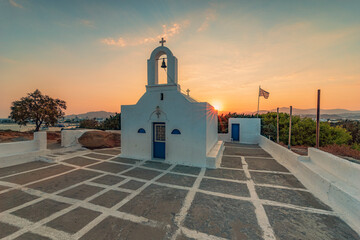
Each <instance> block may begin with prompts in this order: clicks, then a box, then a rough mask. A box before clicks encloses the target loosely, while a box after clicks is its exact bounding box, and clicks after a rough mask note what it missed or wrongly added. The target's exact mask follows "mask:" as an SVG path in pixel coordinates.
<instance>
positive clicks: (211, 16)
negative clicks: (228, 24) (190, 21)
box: [197, 9, 216, 32]
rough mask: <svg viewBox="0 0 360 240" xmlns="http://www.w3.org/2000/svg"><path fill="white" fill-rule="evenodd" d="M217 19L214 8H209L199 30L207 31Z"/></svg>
mask: <svg viewBox="0 0 360 240" xmlns="http://www.w3.org/2000/svg"><path fill="white" fill-rule="evenodd" d="M215 19H216V12H215V10H213V9H208V10H206V12H205V20H204V22H203V23H202V24H201V26H200V27H199V28H198V30H197V31H198V32H202V31H205V30H206V29H208V27H209V25H210V22H212V21H214V20H215Z"/></svg>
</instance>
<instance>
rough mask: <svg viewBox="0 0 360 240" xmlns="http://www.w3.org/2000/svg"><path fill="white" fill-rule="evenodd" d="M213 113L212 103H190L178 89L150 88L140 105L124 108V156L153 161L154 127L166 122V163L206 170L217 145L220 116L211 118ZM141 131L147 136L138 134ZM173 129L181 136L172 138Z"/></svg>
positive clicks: (176, 86)
mask: <svg viewBox="0 0 360 240" xmlns="http://www.w3.org/2000/svg"><path fill="white" fill-rule="evenodd" d="M161 93H162V94H163V96H164V99H163V100H160V94H161ZM157 106H159V108H160V110H161V114H160V116H159V118H158V116H157V115H156V114H155V110H156V107H157ZM209 109H210V105H209V104H208V103H199V102H190V101H189V100H188V99H187V98H186V97H184V95H183V94H181V93H180V91H179V86H178V85H168V86H147V92H146V93H145V94H144V95H143V96H142V97H141V98H140V100H139V101H138V103H137V104H136V105H128V106H122V107H121V124H122V126H121V128H122V131H121V144H122V146H121V148H122V153H121V156H123V157H129V158H136V159H152V158H153V157H152V156H153V123H154V122H164V123H165V124H166V129H165V130H166V144H165V146H166V148H165V161H166V162H172V163H181V164H185V165H191V166H205V165H206V154H207V152H208V151H210V150H211V148H212V147H213V146H214V145H215V144H216V143H217V119H216V121H215V118H217V115H216V112H215V113H212V115H211V116H208V114H210V113H209ZM215 115H216V117H215ZM140 128H143V129H145V131H146V133H145V134H142V133H138V129H140ZM173 129H179V130H180V132H181V134H180V135H175V134H171V132H172V130H173Z"/></svg>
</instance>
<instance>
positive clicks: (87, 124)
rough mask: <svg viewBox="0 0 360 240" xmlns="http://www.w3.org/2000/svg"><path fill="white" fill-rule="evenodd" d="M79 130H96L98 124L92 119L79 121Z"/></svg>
mask: <svg viewBox="0 0 360 240" xmlns="http://www.w3.org/2000/svg"><path fill="white" fill-rule="evenodd" d="M79 128H88V129H98V128H99V122H98V121H96V119H95V118H93V119H84V120H81V121H80V124H79Z"/></svg>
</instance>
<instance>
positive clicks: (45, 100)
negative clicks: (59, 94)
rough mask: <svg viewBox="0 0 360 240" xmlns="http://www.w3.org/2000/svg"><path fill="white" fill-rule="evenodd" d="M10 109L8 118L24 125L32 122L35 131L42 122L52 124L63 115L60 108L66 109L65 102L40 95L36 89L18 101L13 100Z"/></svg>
mask: <svg viewBox="0 0 360 240" xmlns="http://www.w3.org/2000/svg"><path fill="white" fill-rule="evenodd" d="M10 109H11V112H10V116H9V118H11V119H13V120H14V121H15V122H16V123H18V124H19V125H24V126H25V125H26V124H27V123H29V122H33V123H35V125H36V128H35V131H39V129H40V126H41V125H42V124H44V125H45V126H54V125H55V124H56V123H57V122H58V119H59V118H62V117H64V115H65V113H64V112H63V111H62V110H63V109H64V110H65V109H66V102H65V101H63V100H60V99H53V98H51V97H49V96H47V95H42V94H41V92H40V91H39V90H38V89H36V90H35V91H34V92H33V93H28V95H27V96H26V97H22V98H21V99H20V100H19V101H15V102H13V103H12V104H11V107H10Z"/></svg>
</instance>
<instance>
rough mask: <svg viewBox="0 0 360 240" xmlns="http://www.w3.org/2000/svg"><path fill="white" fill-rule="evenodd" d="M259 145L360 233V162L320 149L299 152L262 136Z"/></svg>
mask: <svg viewBox="0 0 360 240" xmlns="http://www.w3.org/2000/svg"><path fill="white" fill-rule="evenodd" d="M259 145H260V146H261V147H262V148H263V149H264V150H266V151H267V152H268V153H270V154H271V155H272V156H273V157H274V158H275V159H276V160H277V161H278V162H280V163H281V164H283V165H284V166H285V167H286V168H288V169H289V170H290V171H291V172H292V173H293V174H294V175H295V176H296V177H297V178H298V179H299V180H300V181H301V183H302V184H304V186H305V187H306V188H308V189H309V190H310V191H311V192H312V193H313V194H314V195H315V196H316V197H318V198H319V199H320V200H322V201H323V202H325V203H326V204H327V205H329V206H330V207H331V208H333V209H334V210H335V212H337V213H338V214H339V215H340V217H342V218H343V219H344V220H345V221H346V222H347V223H348V224H349V225H350V226H351V227H352V228H353V229H354V230H355V231H357V233H358V234H360V184H359V183H360V181H359V179H360V166H359V165H358V164H356V163H352V162H349V161H347V160H345V159H341V158H339V157H336V156H334V155H332V154H329V153H326V152H323V151H321V150H318V149H314V148H309V155H308V156H300V155H298V154H296V153H294V152H292V151H290V150H288V149H286V148H285V147H282V146H280V145H278V144H276V143H275V142H272V141H271V140H269V139H267V138H265V137H263V136H260V137H259Z"/></svg>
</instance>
